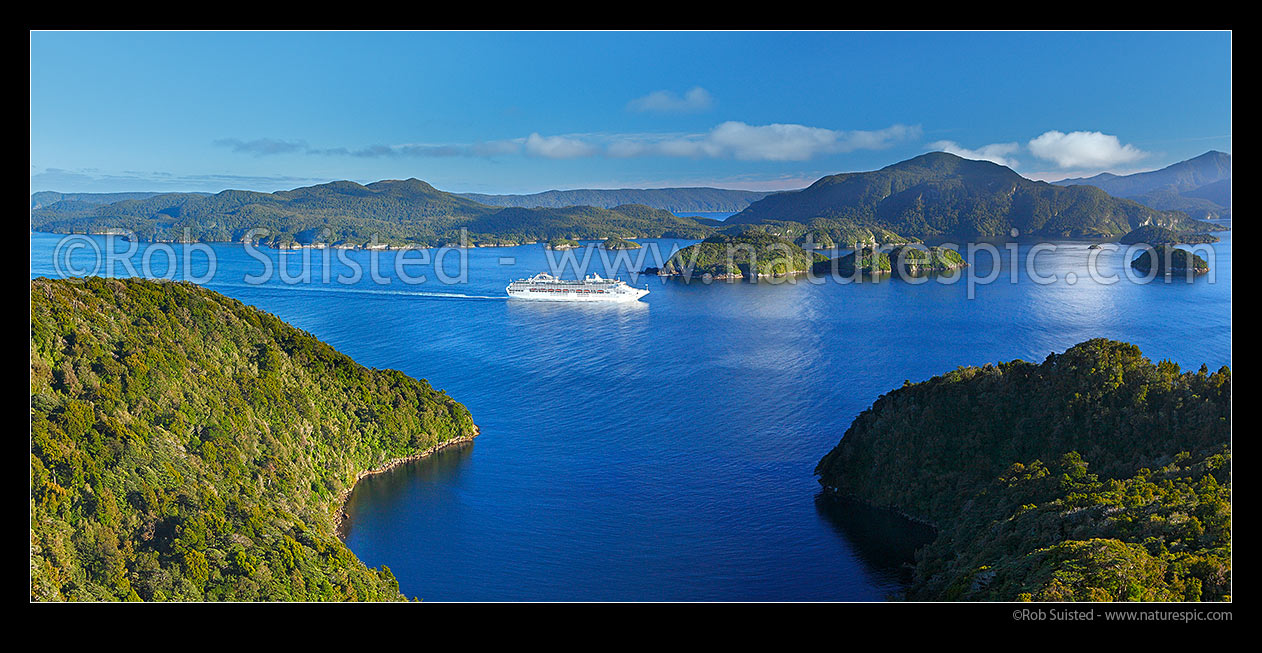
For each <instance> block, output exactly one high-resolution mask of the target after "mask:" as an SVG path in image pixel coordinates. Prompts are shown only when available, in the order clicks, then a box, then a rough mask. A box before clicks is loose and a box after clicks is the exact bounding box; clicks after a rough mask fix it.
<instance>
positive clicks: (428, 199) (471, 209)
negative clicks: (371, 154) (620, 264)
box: [31, 179, 713, 245]
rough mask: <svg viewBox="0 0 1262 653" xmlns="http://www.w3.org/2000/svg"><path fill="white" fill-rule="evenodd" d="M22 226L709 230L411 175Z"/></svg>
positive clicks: (208, 234) (273, 238) (294, 236)
mask: <svg viewBox="0 0 1262 653" xmlns="http://www.w3.org/2000/svg"><path fill="white" fill-rule="evenodd" d="M31 228H32V229H35V230H38V231H51V232H58V233H106V232H117V231H130V232H134V233H136V234H138V235H139V236H140V237H141V238H142V239H146V240H179V239H182V238H184V233H185V230H186V229H187V230H188V234H189V238H190V239H192V240H200V241H207V242H222V241H240V240H242V239H243V238H245V237H246V236H247V233H248V232H249V230H251V229H255V228H264V229H266V230H267V231H268V233H267V235H266V236H264V237H262V238H261V240H262V241H263V242H265V243H267V244H274V245H284V244H287V243H289V242H298V243H311V242H327V243H330V244H337V243H346V244H350V245H364V244H366V243H369V242H370V241H371V240H372V239H373V237H374V236H375V237H376V238H377V239H378V241H379V242H383V243H394V244H402V243H415V244H420V245H442V244H445V243H454V242H459V239H460V229H461V228H464V229H466V230H467V232H468V236H469V239H470V242H471V244H483V245H504V244H516V243H522V242H530V241H547V240H549V239H551V238H556V237H565V238H578V239H604V238H608V237H610V236H620V237H624V238H646V237H662V236H667V237H676V238H704V237H706V236H707V235H709V234H710V233H713V228H712V227H710V226H708V225H706V224H703V223H702V222H700V221H698V220H695V219H693V218H682V217H677V216H675V215H672V214H671V213H670V212H668V211H664V210H660V209H654V208H650V207H647V206H635V205H628V206H618V207H614V208H612V209H606V208H599V207H590V206H577V207H567V208H562V209H552V208H546V209H522V208H502V207H494V206H487V205H485V204H481V203H479V202H475V201H473V200H471V199H468V198H465V197H460V196H458V195H454V194H452V193H446V192H443V191H440V190H437V189H435V188H434V187H433V186H430V185H429V184H427V183H425V182H423V181H421V180H419V179H407V180H403V181H398V180H387V181H378V182H374V183H371V184H368V185H366V186H365V185H361V184H357V183H355V182H351V181H335V182H331V183H327V184H320V185H317V186H307V187H303V188H296V189H294V190H289V191H279V192H276V193H259V192H253V191H241V190H226V191H223V192H221V193H216V194H214V195H201V194H195V193H167V194H161V195H154V196H152V197H147V198H143V199H128V200H123V201H119V202H113V203H110V204H90V203H87V202H83V201H75V200H63V201H60V202H55V203H53V204H51V205H49V206H47V207H45V208H42V209H37V210H35V211H33V212H32V213H31Z"/></svg>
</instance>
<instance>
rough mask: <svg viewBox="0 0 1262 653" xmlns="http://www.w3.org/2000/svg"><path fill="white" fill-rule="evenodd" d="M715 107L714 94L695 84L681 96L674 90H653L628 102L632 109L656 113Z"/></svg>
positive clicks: (682, 111) (703, 109) (689, 111)
mask: <svg viewBox="0 0 1262 653" xmlns="http://www.w3.org/2000/svg"><path fill="white" fill-rule="evenodd" d="M712 107H714V96H713V95H710V92H709V91H707V90H705V89H704V88H701V87H700V86H695V87H693V88H692V89H690V90H689V91H688V92H687V93H684V94H683V97H680V96H679V95H678V94H676V93H675V92H673V91H653V92H652V93H649V94H648V95H645V96H644V97H639V98H636V99H634V100H631V101H630V102H628V103H627V109H628V110H630V111H641V112H643V111H651V112H654V113H697V112H700V111H707V110H709V109H711V108H712Z"/></svg>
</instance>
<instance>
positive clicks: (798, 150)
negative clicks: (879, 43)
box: [264, 121, 920, 161]
mask: <svg viewBox="0 0 1262 653" xmlns="http://www.w3.org/2000/svg"><path fill="white" fill-rule="evenodd" d="M919 137H920V126H919V125H912V126H908V125H891V126H889V127H886V128H885V129H878V130H871V131H865V130H853V131H842V130H835V129H826V128H823V127H808V126H806V125H795V124H770V125H749V124H746V123H743V122H737V121H729V122H725V123H722V124H720V125H717V126H716V127H714V128H713V129H711V130H710V131H707V132H702V133H697V134H684V133H669V134H661V133H637V134H590V133H589V134H560V135H556V136H543V135H541V134H539V133H538V132H534V133H532V134H530V136H527V137H525V138H512V139H505V140H496V141H481V142H477V143H408V144H403V145H370V146H367V147H362V148H348V147H333V148H322V149H316V148H308V149H307V150H306V153H307V154H312V155H323V156H357V157H367V158H379V157H456V156H479V157H495V156H501V155H504V156H508V155H519V154H523V155H525V156H531V157H539V158H545V159H576V158H584V157H599V156H605V157H612V158H630V157H640V156H658V157H684V158H697V159H699V158H715V159H737V160H741V161H806V160H808V159H813V158H815V157H818V156H823V155H827V154H838V153H843V152H851V151H854V150H878V149H883V148H886V147H889V146H891V145H893V144H895V143H897V142H900V141H906V140H913V139H917V138H919ZM264 149H266V148H264Z"/></svg>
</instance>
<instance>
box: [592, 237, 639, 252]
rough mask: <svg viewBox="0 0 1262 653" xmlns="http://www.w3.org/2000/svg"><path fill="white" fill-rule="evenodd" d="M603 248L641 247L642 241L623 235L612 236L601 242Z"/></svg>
mask: <svg viewBox="0 0 1262 653" xmlns="http://www.w3.org/2000/svg"><path fill="white" fill-rule="evenodd" d="M600 247H601V248H602V249H640V243H637V242H635V241H634V240H627V239H626V238H623V237H621V236H610V237H608V238H606V239H605V242H603V243H601V244H600Z"/></svg>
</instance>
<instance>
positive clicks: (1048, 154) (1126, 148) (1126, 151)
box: [1029, 130, 1148, 168]
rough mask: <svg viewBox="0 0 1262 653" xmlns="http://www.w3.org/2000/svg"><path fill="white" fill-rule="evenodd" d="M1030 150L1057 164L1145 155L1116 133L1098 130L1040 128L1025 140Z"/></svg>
mask: <svg viewBox="0 0 1262 653" xmlns="http://www.w3.org/2000/svg"><path fill="white" fill-rule="evenodd" d="M1029 147H1030V153H1031V154H1033V155H1034V156H1036V157H1038V158H1040V159H1044V160H1047V161H1051V162H1052V163H1055V164H1056V165H1057V166H1060V167H1061V168H1107V167H1110V166H1115V165H1118V164H1121V163H1130V162H1132V161H1136V160H1138V159H1142V158H1143V157H1145V156H1148V153H1147V152H1144V151H1142V150H1140V149H1139V148H1136V147H1135V146H1133V145H1123V144H1122V143H1121V141H1119V140H1118V139H1117V137H1116V136H1113V135H1110V134H1102V133H1100V132H1081V131H1079V132H1070V133H1068V134H1066V133H1063V132H1059V131H1055V130H1053V131H1049V132H1044V133H1043V135H1041V136H1039V137H1038V138H1035V139H1034V140H1032V141H1030V143H1029Z"/></svg>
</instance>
